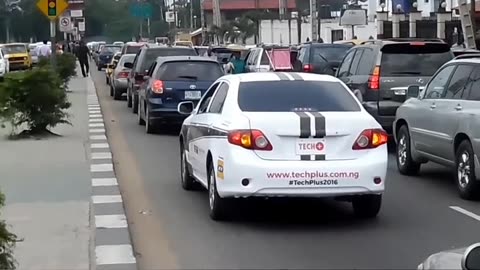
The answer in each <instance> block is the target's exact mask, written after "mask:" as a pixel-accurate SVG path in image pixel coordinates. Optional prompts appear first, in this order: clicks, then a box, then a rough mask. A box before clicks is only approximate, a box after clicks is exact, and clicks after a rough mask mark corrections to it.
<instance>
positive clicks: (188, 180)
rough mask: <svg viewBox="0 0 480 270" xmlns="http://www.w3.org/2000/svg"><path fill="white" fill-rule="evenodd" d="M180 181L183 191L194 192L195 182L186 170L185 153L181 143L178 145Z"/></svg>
mask: <svg viewBox="0 0 480 270" xmlns="http://www.w3.org/2000/svg"><path fill="white" fill-rule="evenodd" d="M180 180H181V181H182V188H183V189H184V190H195V189H196V188H197V182H196V181H195V178H193V177H192V174H191V173H190V170H189V169H188V164H187V154H186V153H185V149H184V146H183V143H182V144H180Z"/></svg>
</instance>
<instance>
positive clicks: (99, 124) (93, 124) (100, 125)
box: [88, 123, 105, 127]
mask: <svg viewBox="0 0 480 270" xmlns="http://www.w3.org/2000/svg"><path fill="white" fill-rule="evenodd" d="M88 127H105V125H104V124H103V123H91V124H88Z"/></svg>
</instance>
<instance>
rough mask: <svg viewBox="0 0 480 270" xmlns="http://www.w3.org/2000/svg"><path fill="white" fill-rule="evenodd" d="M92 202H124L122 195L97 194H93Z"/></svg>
mask: <svg viewBox="0 0 480 270" xmlns="http://www.w3.org/2000/svg"><path fill="white" fill-rule="evenodd" d="M92 202H93V203H94V204H96V203H119V202H122V196H121V195H96V196H92Z"/></svg>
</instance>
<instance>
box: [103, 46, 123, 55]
mask: <svg viewBox="0 0 480 270" xmlns="http://www.w3.org/2000/svg"><path fill="white" fill-rule="evenodd" d="M121 49H122V47H120V46H105V47H103V48H102V52H101V53H103V54H114V53H117V52H119V51H120V50H121Z"/></svg>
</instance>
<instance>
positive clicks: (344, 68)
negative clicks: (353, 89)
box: [338, 50, 356, 77]
mask: <svg viewBox="0 0 480 270" xmlns="http://www.w3.org/2000/svg"><path fill="white" fill-rule="evenodd" d="M355 51H356V50H351V51H350V52H348V53H347V55H345V58H343V62H342V64H341V65H340V68H339V69H338V77H347V76H349V75H350V74H348V71H349V70H350V66H351V65H352V61H353V56H354V55H355Z"/></svg>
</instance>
